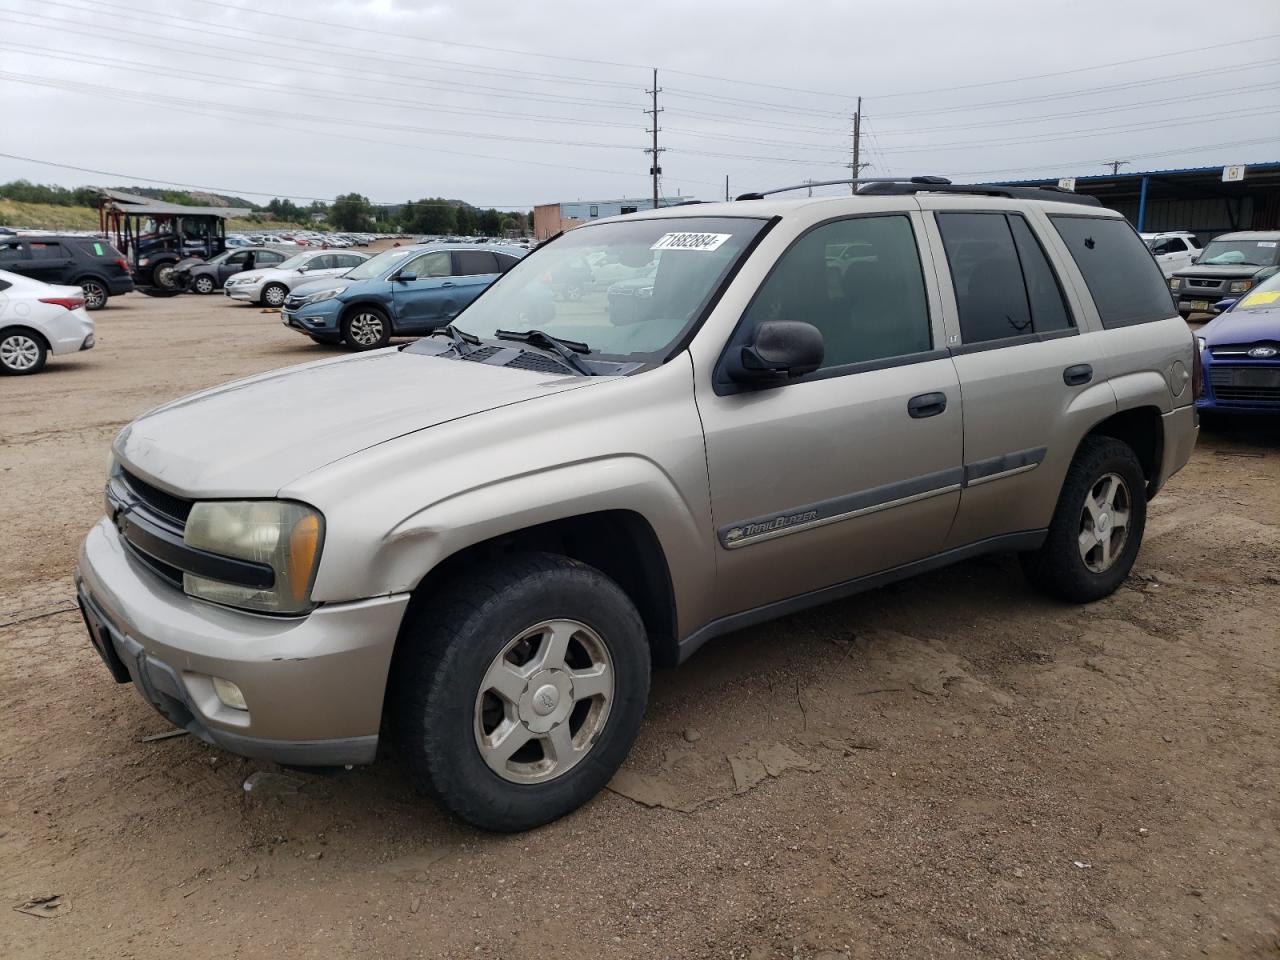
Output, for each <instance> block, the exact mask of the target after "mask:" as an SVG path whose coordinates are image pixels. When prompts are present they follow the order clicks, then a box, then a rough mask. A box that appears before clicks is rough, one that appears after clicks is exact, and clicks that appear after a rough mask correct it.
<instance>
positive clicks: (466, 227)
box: [455, 204, 476, 237]
mask: <svg viewBox="0 0 1280 960" xmlns="http://www.w3.org/2000/svg"><path fill="white" fill-rule="evenodd" d="M455 220H456V223H457V229H458V232H459V233H460V234H462V235H463V236H464V237H466V236H470V235H471V234H473V233H475V232H476V211H475V208H474V207H468V206H467V205H466V204H463V205H462V206H460V207H458V212H457V214H456V217H455Z"/></svg>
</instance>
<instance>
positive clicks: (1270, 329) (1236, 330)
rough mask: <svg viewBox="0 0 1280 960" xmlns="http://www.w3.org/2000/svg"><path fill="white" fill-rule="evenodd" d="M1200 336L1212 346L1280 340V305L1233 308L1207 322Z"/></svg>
mask: <svg viewBox="0 0 1280 960" xmlns="http://www.w3.org/2000/svg"><path fill="white" fill-rule="evenodd" d="M1200 336H1202V337H1204V339H1205V342H1206V343H1207V344H1208V345H1209V346H1211V347H1217V346H1222V345H1224V344H1228V343H1256V342H1257V341H1259V340H1271V341H1275V342H1280V307H1267V308H1261V309H1259V308H1255V309H1253V310H1231V311H1229V312H1228V313H1224V314H1222V315H1221V316H1217V317H1214V318H1213V320H1211V321H1210V322H1209V323H1207V324H1205V325H1204V326H1203V327H1202V328H1201V329H1200Z"/></svg>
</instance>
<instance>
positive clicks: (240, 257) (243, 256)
mask: <svg viewBox="0 0 1280 960" xmlns="http://www.w3.org/2000/svg"><path fill="white" fill-rule="evenodd" d="M247 259H249V254H247V253H234V254H232V255H231V256H229V257H225V258H224V257H214V258H213V259H212V260H210V261H209V262H210V263H219V262H225V263H227V264H228V265H229V266H233V267H238V266H240V265H241V264H243V263H244V262H245V261H246V260H247Z"/></svg>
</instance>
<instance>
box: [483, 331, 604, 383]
mask: <svg viewBox="0 0 1280 960" xmlns="http://www.w3.org/2000/svg"><path fill="white" fill-rule="evenodd" d="M493 336H494V339H495V340H518V341H519V342H521V343H527V344H530V345H531V346H535V347H541V348H542V349H543V350H548V351H550V352H551V353H554V354H555V355H556V356H558V357H559V358H560V359H561V360H563V361H564V362H565V363H567V364H568V365H569V366H571V367H572V368H573V369H574V370H576V371H578V373H580V374H582V375H583V376H585V377H594V376H595V375H596V372H595V371H594V370H592V369H591V368H590V367H588V366H587V365H586V364H585V363H583V362H582V358H581V357H579V356H578V354H580V353H590V352H591V347H590V346H588V345H587V344H585V343H583V342H582V341H580V340H561V339H560V338H559V337H553V336H552V335H551V334H549V333H547V332H546V331H545V330H495V331H493Z"/></svg>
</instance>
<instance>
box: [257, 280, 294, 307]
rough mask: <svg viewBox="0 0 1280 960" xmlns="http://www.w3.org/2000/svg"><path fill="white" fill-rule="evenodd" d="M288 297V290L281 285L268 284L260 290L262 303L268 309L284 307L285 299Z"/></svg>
mask: <svg viewBox="0 0 1280 960" xmlns="http://www.w3.org/2000/svg"><path fill="white" fill-rule="evenodd" d="M288 296H289V288H288V287H286V286H285V285H284V284H283V283H268V284H267V285H266V286H265V287H263V288H262V302H263V304H264V305H266V306H268V307H282V306H284V301H285V298H287V297H288Z"/></svg>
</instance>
